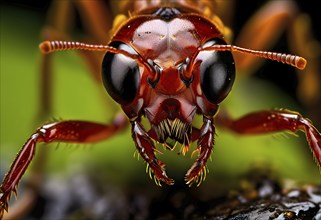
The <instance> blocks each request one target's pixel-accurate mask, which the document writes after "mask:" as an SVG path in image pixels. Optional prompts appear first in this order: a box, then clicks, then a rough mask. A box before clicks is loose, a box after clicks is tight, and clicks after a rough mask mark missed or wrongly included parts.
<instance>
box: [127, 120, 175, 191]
mask: <svg viewBox="0 0 321 220" xmlns="http://www.w3.org/2000/svg"><path fill="white" fill-rule="evenodd" d="M131 124H132V137H133V139H134V142H135V145H136V148H137V150H138V152H139V154H140V155H141V157H142V158H143V159H144V160H145V161H146V162H147V166H148V169H149V170H148V171H149V175H150V177H151V174H152V173H153V174H154V180H155V183H156V184H157V185H159V186H160V185H161V184H160V181H163V182H165V183H166V184H168V185H173V184H174V180H172V179H170V178H169V177H167V174H166V172H165V164H164V163H163V162H162V161H160V160H157V158H156V156H155V154H154V151H155V146H154V144H153V141H152V139H151V137H150V136H149V135H148V133H147V132H146V131H145V130H144V129H143V128H142V126H141V124H140V123H139V122H138V121H132V122H131Z"/></svg>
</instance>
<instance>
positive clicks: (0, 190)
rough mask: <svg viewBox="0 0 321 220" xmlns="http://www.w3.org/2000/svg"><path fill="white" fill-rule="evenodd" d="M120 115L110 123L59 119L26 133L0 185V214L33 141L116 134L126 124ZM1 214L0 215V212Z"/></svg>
mask: <svg viewBox="0 0 321 220" xmlns="http://www.w3.org/2000/svg"><path fill="white" fill-rule="evenodd" d="M126 124H127V120H126V119H125V117H123V115H119V117H116V118H115V120H114V122H113V124H111V125H104V124H99V123H95V122H89V121H75V120H72V121H61V122H53V123H49V124H45V125H43V126H42V127H40V128H39V129H38V130H37V131H36V132H35V133H34V134H32V135H31V136H30V138H29V139H28V140H27V142H26V143H25V144H24V145H23V147H22V148H21V150H20V152H19V153H18V154H17V156H16V158H15V160H14V162H13V163H12V165H11V167H10V169H9V172H8V173H7V174H6V175H5V177H4V179H3V182H2V184H1V186H0V214H1V213H3V212H4V210H6V211H7V210H8V201H9V199H10V197H11V194H12V193H15V194H16V193H17V191H16V188H17V186H18V184H19V182H20V180H21V178H22V176H23V174H24V173H25V171H26V170H27V168H28V166H29V164H30V162H31V161H32V159H33V158H34V155H35V152H36V145H37V143H40V142H45V143H50V142H69V143H94V142H98V141H101V140H104V139H107V138H109V137H110V136H112V135H114V134H116V133H117V132H119V131H121V130H123V129H124V128H125V127H126ZM0 216H1V215H0Z"/></svg>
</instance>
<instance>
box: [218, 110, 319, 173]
mask: <svg viewBox="0 0 321 220" xmlns="http://www.w3.org/2000/svg"><path fill="white" fill-rule="evenodd" d="M217 119H218V120H217V121H216V122H217V124H218V125H221V126H224V127H226V128H228V129H230V130H232V131H234V132H236V133H239V134H265V133H271V132H279V131H286V130H287V131H291V132H297V131H299V130H300V131H303V132H304V133H305V136H306V139H307V141H308V143H309V146H310V148H311V150H312V152H313V155H314V157H315V158H316V161H317V164H318V165H319V167H321V134H320V132H319V131H318V130H317V129H316V128H315V127H314V126H313V124H312V122H311V121H310V120H308V119H306V118H304V117H302V115H300V114H299V113H297V112H293V111H289V110H271V111H259V112H254V113H250V114H248V115H245V116H243V117H242V118H239V119H237V120H233V119H231V118H230V117H229V116H228V115H226V114H224V113H223V114H220V115H218V117H217Z"/></svg>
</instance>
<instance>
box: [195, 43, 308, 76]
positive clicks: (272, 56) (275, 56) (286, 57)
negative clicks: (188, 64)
mask: <svg viewBox="0 0 321 220" xmlns="http://www.w3.org/2000/svg"><path fill="white" fill-rule="evenodd" d="M211 50H216V51H231V52H233V51H236V52H240V53H245V54H251V55H254V56H257V57H261V58H264V59H269V60H275V61H277V62H281V63H285V64H288V65H291V66H294V67H296V68H298V69H300V70H303V69H304V68H305V66H306V64H307V61H306V59H304V58H303V57H300V56H296V55H291V54H285V53H276V52H269V51H260V50H252V49H247V48H243V47H238V46H234V45H213V46H210V47H206V48H203V49H201V50H200V51H211Z"/></svg>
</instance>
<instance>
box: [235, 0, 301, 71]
mask: <svg viewBox="0 0 321 220" xmlns="http://www.w3.org/2000/svg"><path fill="white" fill-rule="evenodd" d="M297 13H298V8H297V6H296V4H295V3H293V2H292V1H271V2H268V3H267V4H265V5H264V6H263V7H262V8H261V9H260V10H258V11H257V12H256V13H255V14H254V15H253V16H252V17H251V18H250V19H249V20H248V21H247V22H246V24H245V25H244V27H243V28H242V30H241V32H240V34H239V35H238V36H237V38H236V39H235V42H234V43H235V45H238V46H242V47H246V48H253V49H257V50H267V49H269V48H271V47H272V46H273V45H274V44H275V43H276V41H277V40H278V39H279V38H280V36H281V34H282V33H284V30H286V27H288V26H289V25H290V23H291V21H292V20H293V19H294V18H295V16H296V15H297ZM262 27H264V28H262ZM249 39H251V41H249ZM233 56H234V54H233ZM234 59H235V63H236V65H237V68H238V70H239V71H240V72H242V73H243V74H251V73H252V72H254V71H255V70H254V69H255V68H257V67H258V65H257V64H260V63H262V62H263V60H260V59H259V58H257V57H251V56H243V55H240V54H235V56H234ZM254 65H256V66H254Z"/></svg>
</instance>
